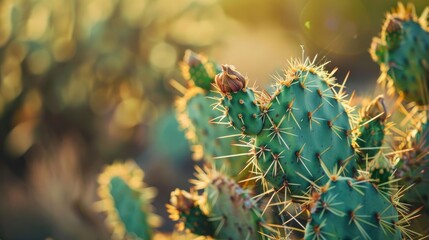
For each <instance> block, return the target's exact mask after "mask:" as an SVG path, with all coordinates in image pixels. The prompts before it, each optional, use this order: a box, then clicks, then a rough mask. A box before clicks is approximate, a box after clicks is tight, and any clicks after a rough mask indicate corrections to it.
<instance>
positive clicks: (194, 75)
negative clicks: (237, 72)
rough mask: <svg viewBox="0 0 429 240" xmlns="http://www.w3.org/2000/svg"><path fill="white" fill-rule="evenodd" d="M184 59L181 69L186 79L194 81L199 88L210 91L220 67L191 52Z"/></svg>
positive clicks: (186, 53)
mask: <svg viewBox="0 0 429 240" xmlns="http://www.w3.org/2000/svg"><path fill="white" fill-rule="evenodd" d="M183 59H184V61H183V63H182V64H181V67H182V73H183V75H184V77H185V79H187V80H192V81H193V83H194V84H195V85H196V86H197V87H200V88H202V89H204V90H210V89H211V86H212V83H213V79H214V77H215V75H216V74H217V73H219V72H220V68H219V66H218V65H217V64H216V63H214V62H213V61H210V60H208V59H207V58H206V57H204V56H203V55H201V54H196V53H194V52H192V51H191V50H187V51H186V52H185V56H184V58H183Z"/></svg>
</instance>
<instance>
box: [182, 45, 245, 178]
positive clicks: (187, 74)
mask: <svg viewBox="0 0 429 240" xmlns="http://www.w3.org/2000/svg"><path fill="white" fill-rule="evenodd" d="M219 71H220V70H219V69H218V65H217V64H215V63H214V62H211V61H209V60H207V59H206V58H205V57H204V56H202V55H199V54H196V53H193V52H191V51H190V50H188V51H187V52H186V53H185V57H184V61H183V64H182V73H183V76H184V78H185V79H186V80H187V82H188V85H189V87H188V88H184V87H183V86H176V88H177V89H179V90H181V91H182V93H183V94H184V96H183V97H181V98H179V99H178V100H177V101H176V106H177V111H178V120H179V123H180V125H181V127H182V128H183V129H184V130H185V132H186V137H187V138H188V139H189V140H190V142H191V143H192V144H193V147H192V148H193V149H192V150H193V151H194V153H195V154H194V157H195V158H196V159H201V158H204V159H205V160H206V161H208V162H210V163H211V164H212V165H214V167H215V168H216V169H218V170H222V171H224V172H225V173H227V174H228V175H229V176H234V177H236V179H241V178H242V177H243V176H241V175H239V173H240V172H241V171H242V170H243V168H244V167H245V166H246V161H247V159H248V157H247V155H249V153H248V150H249V149H248V148H244V147H239V146H237V144H240V139H241V138H242V136H240V135H241V134H240V131H238V130H235V129H234V128H232V127H227V126H223V125H225V124H228V123H227V122H226V121H224V120H223V119H221V118H218V117H217V116H218V111H217V110H214V109H213V103H215V101H214V100H213V98H215V97H216V96H217V94H216V93H214V92H213V91H212V90H213V89H212V84H213V83H214V77H215V75H216V74H217V73H218V72H219ZM240 137H241V138H240ZM218 157H222V158H221V159H218ZM243 175H246V173H245V172H244V171H243Z"/></svg>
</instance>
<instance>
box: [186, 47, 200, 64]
mask: <svg viewBox="0 0 429 240" xmlns="http://www.w3.org/2000/svg"><path fill="white" fill-rule="evenodd" d="M183 62H184V63H185V64H187V65H188V66H197V65H199V64H201V63H202V59H201V56H200V55H199V54H197V53H195V52H193V51H191V50H189V49H188V50H186V51H185V55H184V56H183Z"/></svg>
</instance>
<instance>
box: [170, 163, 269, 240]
mask: <svg viewBox="0 0 429 240" xmlns="http://www.w3.org/2000/svg"><path fill="white" fill-rule="evenodd" d="M196 176H197V179H195V180H192V181H191V182H192V183H193V184H195V188H194V189H191V192H186V191H183V190H179V189H176V190H175V191H174V192H172V194H171V204H169V205H167V209H168V212H169V213H170V218H171V219H173V220H175V221H179V229H187V230H188V231H191V232H192V233H194V234H197V235H202V236H208V237H213V238H216V239H265V237H264V234H263V233H264V232H265V230H264V220H263V218H262V216H261V214H260V211H259V209H258V208H257V206H256V204H255V203H254V201H253V199H252V198H251V197H250V194H249V193H248V191H247V190H245V189H243V188H241V187H240V186H239V185H238V184H237V183H236V182H235V181H234V180H232V179H231V178H229V177H226V176H225V175H223V174H221V173H219V172H217V171H215V170H210V169H205V170H202V169H200V168H197V174H196ZM198 191H202V193H201V194H199V193H198Z"/></svg>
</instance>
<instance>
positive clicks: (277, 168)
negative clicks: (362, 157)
mask: <svg viewBox="0 0 429 240" xmlns="http://www.w3.org/2000/svg"><path fill="white" fill-rule="evenodd" d="M323 67H324V65H322V66H316V65H314V61H310V60H309V59H307V60H305V61H304V62H301V61H299V60H295V61H292V62H291V67H290V69H288V70H285V73H284V76H283V77H281V78H280V77H279V78H278V79H277V81H276V85H275V91H274V94H273V95H272V96H270V97H267V96H265V95H264V94H261V93H259V92H257V91H255V90H254V89H251V88H248V87H247V83H248V79H247V78H245V77H243V76H242V75H241V74H240V73H239V72H238V71H237V70H236V69H235V68H234V67H233V66H230V65H223V72H222V73H221V74H218V75H217V76H216V84H217V87H218V91H219V92H220V94H221V97H220V99H219V106H223V108H224V110H223V116H224V117H228V118H229V119H230V121H231V125H233V126H234V127H235V128H237V129H240V130H241V131H242V132H243V133H244V134H247V135H249V136H252V137H253V139H251V141H250V142H249V143H248V145H250V146H253V154H254V155H253V156H252V158H251V160H250V161H252V162H253V163H254V165H255V166H254V169H256V170H257V171H259V173H260V178H262V179H263V180H264V181H265V180H266V181H268V182H269V183H270V184H271V185H272V186H273V187H274V189H275V190H276V192H279V191H280V190H284V192H285V193H287V194H289V193H290V195H291V196H292V198H293V197H294V196H299V195H301V196H302V195H303V194H304V193H305V192H306V191H307V190H308V187H309V186H310V184H309V182H308V181H306V179H309V180H311V181H319V182H320V183H322V184H323V183H326V181H327V180H328V179H327V177H326V176H324V172H323V169H322V167H321V162H322V163H323V164H325V165H326V166H327V168H328V169H331V170H332V169H334V168H337V167H338V168H339V167H341V166H344V168H345V171H344V174H345V175H348V176H353V175H354V173H355V168H356V161H355V156H354V154H355V151H354V149H353V147H352V140H351V137H352V136H351V129H352V127H351V126H352V124H351V122H353V121H354V119H355V118H354V116H353V115H352V114H351V111H352V110H353V108H352V107H350V106H349V105H348V104H347V102H346V100H345V98H346V94H345V93H344V92H343V87H344V86H341V88H340V89H339V91H338V92H337V89H335V87H334V86H336V84H335V83H334V79H333V77H332V75H333V74H334V72H332V73H331V74H329V73H327V72H326V71H324V70H323Z"/></svg>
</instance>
